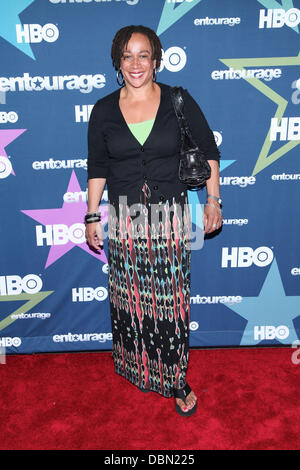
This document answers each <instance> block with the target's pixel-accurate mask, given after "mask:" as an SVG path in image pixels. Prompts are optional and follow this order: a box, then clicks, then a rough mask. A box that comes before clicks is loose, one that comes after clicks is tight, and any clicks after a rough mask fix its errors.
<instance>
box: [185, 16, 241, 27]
mask: <svg viewBox="0 0 300 470" xmlns="http://www.w3.org/2000/svg"><path fill="white" fill-rule="evenodd" d="M240 22H241V18H238V17H237V18H208V16H207V17H206V18H195V19H194V25H195V26H218V25H227V26H235V25H236V24H240Z"/></svg>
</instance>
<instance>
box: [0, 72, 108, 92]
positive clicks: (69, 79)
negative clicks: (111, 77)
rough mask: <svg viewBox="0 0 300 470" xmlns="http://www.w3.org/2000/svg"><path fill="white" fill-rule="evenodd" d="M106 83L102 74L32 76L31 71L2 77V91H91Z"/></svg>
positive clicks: (0, 89)
mask: <svg viewBox="0 0 300 470" xmlns="http://www.w3.org/2000/svg"><path fill="white" fill-rule="evenodd" d="M105 85H106V79H105V77H104V75H102V74H96V75H79V76H78V75H59V76H57V75H54V76H52V77H50V76H49V75H47V76H44V77H40V76H35V77H31V76H30V75H29V73H27V72H25V73H24V74H23V76H22V77H0V92H7V91H42V90H47V91H61V90H65V89H67V90H79V91H80V92H81V93H91V91H93V89H94V88H103V87H104V86H105Z"/></svg>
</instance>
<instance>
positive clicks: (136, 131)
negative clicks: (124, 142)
mask: <svg viewBox="0 0 300 470" xmlns="http://www.w3.org/2000/svg"><path fill="white" fill-rule="evenodd" d="M154 121H155V119H150V121H143V122H137V123H135V124H127V125H128V127H129V129H130V130H131V132H132V133H133V135H134V137H135V138H136V140H137V141H138V142H139V143H140V144H141V145H144V143H145V142H146V140H147V138H148V137H149V134H150V132H151V130H152V127H153V124H154Z"/></svg>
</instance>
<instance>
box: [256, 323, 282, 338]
mask: <svg viewBox="0 0 300 470" xmlns="http://www.w3.org/2000/svg"><path fill="white" fill-rule="evenodd" d="M289 334H290V330H289V329H288V327H287V326H285V325H280V326H277V328H276V327H275V326H255V327H254V339H255V340H256V341H262V340H263V339H275V338H276V339H278V340H283V339H286V338H288V336H289Z"/></svg>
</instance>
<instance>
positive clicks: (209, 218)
mask: <svg viewBox="0 0 300 470" xmlns="http://www.w3.org/2000/svg"><path fill="white" fill-rule="evenodd" d="M213 206H215V207H213ZM203 225H204V233H212V232H214V231H215V230H218V229H219V228H220V227H221V226H222V213H221V212H220V209H219V208H218V207H217V205H215V204H211V205H209V206H208V205H206V206H205V208H204V214H203Z"/></svg>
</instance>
